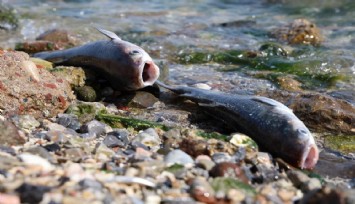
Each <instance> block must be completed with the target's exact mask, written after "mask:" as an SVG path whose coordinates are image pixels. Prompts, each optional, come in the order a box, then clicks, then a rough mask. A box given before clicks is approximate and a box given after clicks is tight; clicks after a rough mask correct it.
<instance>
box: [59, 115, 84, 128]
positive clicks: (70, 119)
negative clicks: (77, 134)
mask: <svg viewBox="0 0 355 204" xmlns="http://www.w3.org/2000/svg"><path fill="white" fill-rule="evenodd" d="M56 122H57V123H58V124H60V125H63V126H64V127H67V128H70V129H73V130H79V129H80V126H81V124H80V122H79V119H78V116H76V115H74V114H58V118H57V120H56Z"/></svg>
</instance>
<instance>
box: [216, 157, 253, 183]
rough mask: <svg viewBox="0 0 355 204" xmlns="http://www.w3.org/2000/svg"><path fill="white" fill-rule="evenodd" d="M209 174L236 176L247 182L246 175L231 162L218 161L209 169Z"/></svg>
mask: <svg viewBox="0 0 355 204" xmlns="http://www.w3.org/2000/svg"><path fill="white" fill-rule="evenodd" d="M210 175H211V176H212V177H230V178H238V179H239V180H241V181H243V182H244V183H248V181H249V179H248V178H247V177H246V175H245V173H244V170H243V169H242V168H241V167H240V165H237V164H236V163H232V162H220V163H217V164H216V165H215V166H214V167H213V168H212V169H211V170H210Z"/></svg>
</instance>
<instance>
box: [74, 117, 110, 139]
mask: <svg viewBox="0 0 355 204" xmlns="http://www.w3.org/2000/svg"><path fill="white" fill-rule="evenodd" d="M80 131H81V132H82V133H89V134H93V135H96V137H99V136H100V135H102V134H105V133H107V131H108V127H107V125H106V124H104V123H102V122H99V121H97V120H92V121H90V122H88V123H86V124H85V125H83V126H81V128H80Z"/></svg>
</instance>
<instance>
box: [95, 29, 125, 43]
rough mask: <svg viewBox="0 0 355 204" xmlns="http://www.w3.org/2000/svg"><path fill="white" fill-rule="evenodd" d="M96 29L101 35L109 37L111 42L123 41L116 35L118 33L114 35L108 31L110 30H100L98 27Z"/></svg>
mask: <svg viewBox="0 0 355 204" xmlns="http://www.w3.org/2000/svg"><path fill="white" fill-rule="evenodd" d="M96 29H97V30H98V31H99V32H100V33H102V34H104V35H106V36H107V37H109V38H110V39H111V40H121V38H120V37H118V36H117V35H116V33H114V32H111V31H108V30H105V29H102V28H98V27H96Z"/></svg>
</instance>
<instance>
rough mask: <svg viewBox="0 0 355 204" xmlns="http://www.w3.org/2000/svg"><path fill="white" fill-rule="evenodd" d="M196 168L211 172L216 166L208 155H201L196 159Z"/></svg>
mask: <svg viewBox="0 0 355 204" xmlns="http://www.w3.org/2000/svg"><path fill="white" fill-rule="evenodd" d="M195 163H196V166H199V167H202V168H203V169H205V170H207V171H210V170H211V169H212V168H213V167H214V166H215V165H216V164H215V163H214V162H213V161H212V159H211V158H210V157H209V156H207V155H199V156H197V157H196V159H195Z"/></svg>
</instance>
